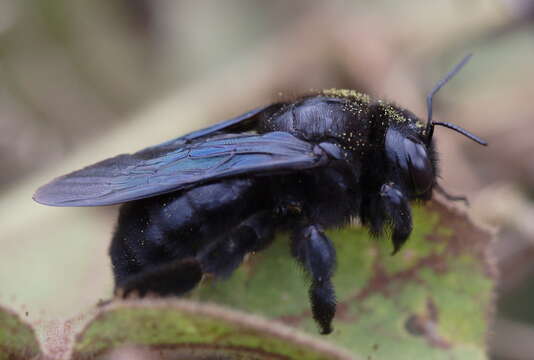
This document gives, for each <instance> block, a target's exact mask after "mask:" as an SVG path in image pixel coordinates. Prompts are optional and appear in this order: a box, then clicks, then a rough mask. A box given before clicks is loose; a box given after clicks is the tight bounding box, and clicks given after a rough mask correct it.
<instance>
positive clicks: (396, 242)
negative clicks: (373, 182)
mask: <svg viewBox="0 0 534 360" xmlns="http://www.w3.org/2000/svg"><path fill="white" fill-rule="evenodd" d="M380 196H381V198H382V202H383V205H384V210H385V212H386V215H387V216H388V218H389V221H391V224H392V227H393V234H392V241H393V252H392V255H395V254H396V253H397V252H398V251H399V250H400V249H401V247H402V245H404V243H405V242H406V240H407V239H408V237H409V236H410V234H411V233H412V212H411V209H410V204H409V203H408V199H407V198H406V196H405V195H404V194H403V193H402V191H400V189H399V188H397V187H396V186H395V184H393V183H389V184H384V185H382V188H381V189H380Z"/></svg>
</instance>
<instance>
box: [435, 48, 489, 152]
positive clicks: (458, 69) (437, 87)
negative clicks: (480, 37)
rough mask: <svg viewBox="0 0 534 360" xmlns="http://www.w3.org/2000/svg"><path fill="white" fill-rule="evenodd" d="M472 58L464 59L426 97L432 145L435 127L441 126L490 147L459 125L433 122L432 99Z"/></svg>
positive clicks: (468, 56) (469, 56) (469, 55)
mask: <svg viewBox="0 0 534 360" xmlns="http://www.w3.org/2000/svg"><path fill="white" fill-rule="evenodd" d="M472 56H473V54H468V55H467V56H466V57H464V58H463V59H462V61H460V62H459V63H458V64H456V66H455V67H454V68H453V69H452V70H451V71H449V73H448V74H447V75H445V77H444V78H443V79H441V80H440V81H438V83H437V84H436V86H434V88H433V89H432V91H431V92H430V93H429V94H428V95H427V97H426V106H427V110H428V115H427V123H426V133H427V136H428V143H430V141H431V140H432V135H433V134H434V125H441V126H444V127H447V128H449V129H452V130H454V131H456V132H459V133H460V134H462V135H464V136H466V137H468V138H469V139H471V140H473V141H475V142H477V143H479V144H480V145H488V143H487V142H486V141H484V140H482V139H481V138H479V137H478V136H476V135H473V134H471V133H470V132H469V131H467V130H465V129H462V128H461V127H459V126H457V125H454V124H450V123H445V122H439V121H437V122H432V99H433V98H434V95H436V93H437V92H438V91H439V89H441V88H442V87H443V85H445V84H446V83H447V82H448V81H449V80H450V79H452V78H453V77H454V75H456V74H457V73H458V72H459V71H460V70H461V69H462V68H463V67H464V65H465V64H467V62H468V61H469V60H470V59H471V57H472Z"/></svg>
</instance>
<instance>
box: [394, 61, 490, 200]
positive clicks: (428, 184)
mask: <svg viewBox="0 0 534 360" xmlns="http://www.w3.org/2000/svg"><path fill="white" fill-rule="evenodd" d="M470 58H471V55H468V56H466V57H465V58H463V59H462V61H460V62H459V63H458V64H457V65H456V66H455V67H454V68H453V69H452V70H451V71H450V72H449V73H448V74H447V75H446V76H445V77H444V78H443V79H441V80H440V81H439V82H438V83H437V84H436V86H435V87H434V89H432V91H431V92H430V93H429V94H428V96H427V109H428V117H427V123H426V126H425V127H424V131H416V130H415V129H414V128H413V127H407V126H391V127H390V128H389V129H388V130H387V132H386V136H385V144H384V145H385V152H386V156H387V157H388V159H389V161H391V162H392V163H393V164H394V165H395V168H396V169H397V172H398V176H399V177H400V181H402V182H403V183H404V185H405V187H406V188H407V189H408V190H409V191H410V192H411V194H410V195H411V196H412V197H415V198H428V197H429V194H430V192H431V190H432V187H433V186H434V185H436V177H437V166H436V154H435V151H434V143H433V141H432V136H433V134H434V126H435V125H440V126H444V127H447V128H449V129H452V130H454V131H456V132H459V133H460V134H462V135H464V136H466V137H468V138H469V139H471V140H473V141H475V142H477V143H479V144H481V145H487V142H486V141H484V140H482V139H480V138H479V137H477V136H476V135H474V134H471V133H470V132H469V131H467V130H465V129H462V128H461V127H459V126H457V125H454V124H451V123H446V122H436V121H432V99H433V97H434V95H435V94H436V93H437V92H438V90H439V89H441V88H442V87H443V85H445V84H446V83H447V82H448V81H449V80H450V79H451V78H452V77H453V76H454V75H456V73H458V71H460V69H461V68H462V67H463V66H464V65H465V64H466V63H467V61H469V59H470Z"/></svg>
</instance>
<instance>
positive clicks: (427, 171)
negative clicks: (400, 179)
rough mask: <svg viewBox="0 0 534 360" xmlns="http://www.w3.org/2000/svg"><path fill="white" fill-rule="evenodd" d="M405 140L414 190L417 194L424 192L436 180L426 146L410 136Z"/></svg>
mask: <svg viewBox="0 0 534 360" xmlns="http://www.w3.org/2000/svg"><path fill="white" fill-rule="evenodd" d="M403 142H404V149H405V154H406V158H407V159H406V160H407V161H406V162H407V165H408V169H407V170H408V174H409V177H410V178H411V182H412V185H413V190H414V192H415V193H416V194H423V193H425V192H426V191H427V190H428V189H429V188H430V187H431V186H432V183H433V181H434V172H433V171H432V164H431V163H430V160H429V159H428V155H427V152H426V147H425V146H424V145H423V144H421V143H419V142H414V141H412V140H410V139H408V138H405V139H404V141H403Z"/></svg>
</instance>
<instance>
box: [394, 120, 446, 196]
mask: <svg viewBox="0 0 534 360" xmlns="http://www.w3.org/2000/svg"><path fill="white" fill-rule="evenodd" d="M385 151H386V155H387V158H388V159H389V161H391V163H392V164H393V166H395V167H396V168H397V171H398V176H399V177H400V180H401V181H402V182H403V183H404V185H405V186H406V187H407V189H408V190H409V192H410V193H411V194H410V195H412V196H414V197H421V196H422V195H424V194H426V193H427V192H428V191H429V190H431V189H432V185H434V182H435V177H436V174H435V169H434V166H433V164H432V160H431V154H430V151H429V149H428V146H427V144H426V143H425V142H424V141H423V140H422V139H421V137H420V136H419V134H416V133H414V132H413V131H411V130H410V129H402V128H395V127H391V128H389V129H388V130H387V132H386V139H385Z"/></svg>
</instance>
